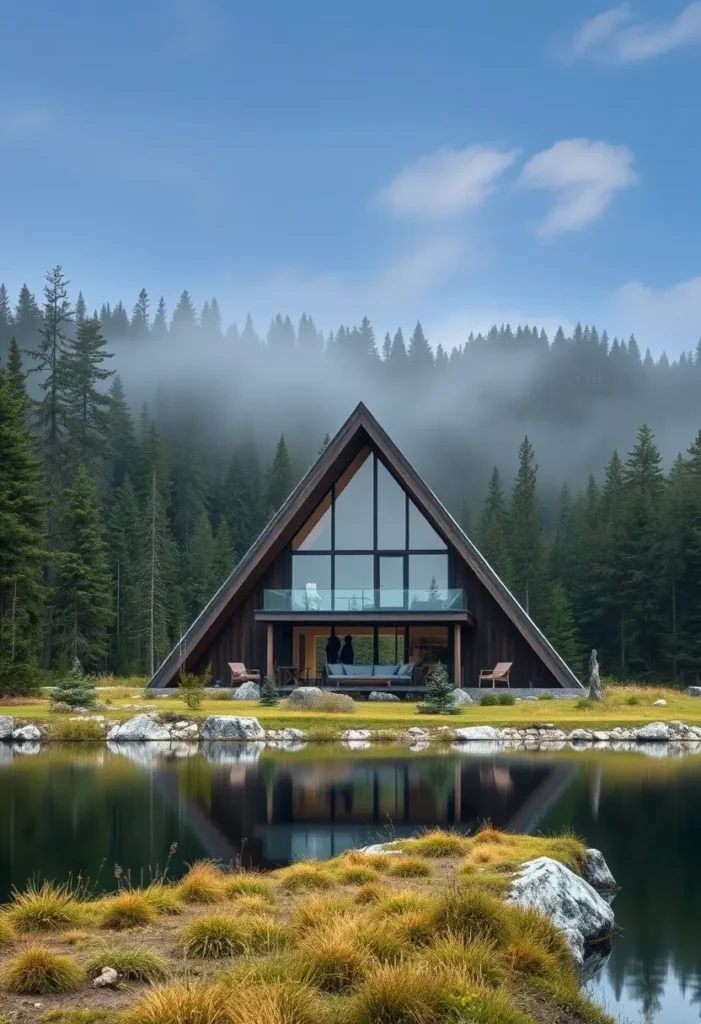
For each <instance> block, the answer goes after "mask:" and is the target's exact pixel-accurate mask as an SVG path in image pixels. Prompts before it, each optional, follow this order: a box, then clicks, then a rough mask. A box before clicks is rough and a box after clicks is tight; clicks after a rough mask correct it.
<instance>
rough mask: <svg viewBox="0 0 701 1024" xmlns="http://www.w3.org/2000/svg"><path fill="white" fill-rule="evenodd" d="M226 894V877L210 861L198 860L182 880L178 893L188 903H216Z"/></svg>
mask: <svg viewBox="0 0 701 1024" xmlns="http://www.w3.org/2000/svg"><path fill="white" fill-rule="evenodd" d="M223 892H224V875H223V873H222V871H221V870H220V869H219V868H218V867H217V865H216V864H214V863H213V862H212V861H209V860H198V861H195V863H194V864H193V865H192V866H191V868H190V870H189V871H188V873H187V874H186V875H185V876H184V878H182V879H181V880H180V884H179V886H178V893H179V894H180V896H181V898H182V899H184V900H185V902H186V903H216V902H217V901H218V900H220V899H221V898H222V895H223Z"/></svg>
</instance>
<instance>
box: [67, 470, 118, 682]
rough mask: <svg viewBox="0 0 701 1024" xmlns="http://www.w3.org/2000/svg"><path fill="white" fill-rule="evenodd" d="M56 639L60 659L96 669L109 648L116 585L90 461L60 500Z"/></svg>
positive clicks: (77, 474)
mask: <svg viewBox="0 0 701 1024" xmlns="http://www.w3.org/2000/svg"><path fill="white" fill-rule="evenodd" d="M59 539H60V544H61V551H60V555H59V556H58V569H57V575H56V594H55V614H54V643H55V652H56V655H57V656H58V658H59V660H60V661H63V663H65V664H72V663H73V662H74V661H75V660H76V658H77V659H78V660H79V661H80V662H81V664H82V665H84V666H86V667H88V668H97V667H98V665H99V664H100V662H101V660H102V658H103V657H104V655H105V654H106V652H107V648H108V629H109V626H110V623H111V620H112V594H111V591H112V584H111V579H110V571H109V565H108V563H107V552H106V549H105V542H104V538H103V528H102V521H101V514H100V502H99V498H98V494H97V490H96V488H95V485H94V483H93V482H92V480H91V478H90V474H89V473H88V471H87V469H86V468H85V466H79V467H78V470H77V472H76V475H75V480H74V481H73V484H72V486H71V487H70V488H67V489H66V490H65V491H64V493H63V497H62V502H61V518H60V522H59Z"/></svg>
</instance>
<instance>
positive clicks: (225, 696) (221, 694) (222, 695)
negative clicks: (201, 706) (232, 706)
mask: <svg viewBox="0 0 701 1024" xmlns="http://www.w3.org/2000/svg"><path fill="white" fill-rule="evenodd" d="M205 697H206V699H207V700H231V690H229V689H228V688H227V689H215V690H208V691H207V693H206V694H205Z"/></svg>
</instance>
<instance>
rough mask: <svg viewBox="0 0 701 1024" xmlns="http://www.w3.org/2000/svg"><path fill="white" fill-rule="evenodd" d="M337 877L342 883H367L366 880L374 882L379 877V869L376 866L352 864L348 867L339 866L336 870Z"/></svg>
mask: <svg viewBox="0 0 701 1024" xmlns="http://www.w3.org/2000/svg"><path fill="white" fill-rule="evenodd" d="M336 878H337V879H338V881H339V882H340V883H341V885H365V883H366V882H372V881H374V880H375V879H376V878H377V871H375V870H374V868H363V867H361V866H360V865H356V864H350V865H349V866H348V867H347V868H339V869H338V870H337V871H336Z"/></svg>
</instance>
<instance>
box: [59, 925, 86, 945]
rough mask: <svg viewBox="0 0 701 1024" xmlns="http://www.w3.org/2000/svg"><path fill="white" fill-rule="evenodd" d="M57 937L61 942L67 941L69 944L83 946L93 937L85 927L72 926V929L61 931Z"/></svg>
mask: <svg viewBox="0 0 701 1024" xmlns="http://www.w3.org/2000/svg"><path fill="white" fill-rule="evenodd" d="M56 937H57V938H58V940H59V941H60V942H65V943H66V945H67V946H82V945H83V943H85V942H90V940H91V939H92V938H93V936H92V934H91V933H90V932H86V931H85V930H84V929H83V928H71V929H70V931H67V932H61V933H60V934H59V935H57V936H56Z"/></svg>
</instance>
